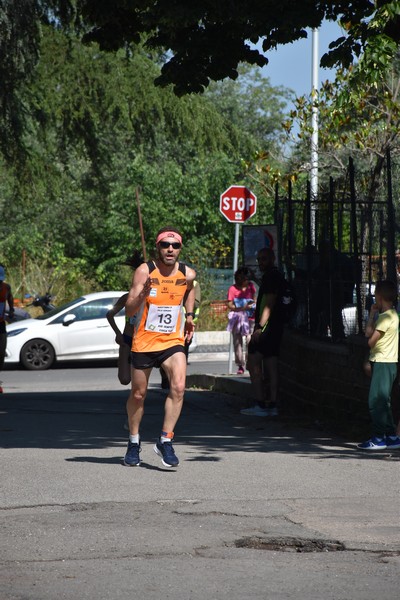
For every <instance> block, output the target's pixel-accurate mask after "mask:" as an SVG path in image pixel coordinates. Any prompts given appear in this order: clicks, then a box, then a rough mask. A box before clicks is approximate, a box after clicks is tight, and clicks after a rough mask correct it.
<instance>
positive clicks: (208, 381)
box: [186, 373, 251, 405]
mask: <svg viewBox="0 0 400 600" xmlns="http://www.w3.org/2000/svg"><path fill="white" fill-rule="evenodd" d="M250 386H251V381H250V377H237V376H235V375H224V376H222V377H221V376H218V375H208V374H206V373H204V374H196V373H193V375H187V377H186V388H199V389H202V390H210V391H212V392H220V393H222V394H228V395H230V396H234V397H237V398H238V402H239V401H240V404H241V405H243V401H246V400H247V398H248V397H249V395H250V393H251V388H250Z"/></svg>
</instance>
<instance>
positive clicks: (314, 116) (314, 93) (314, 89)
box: [310, 29, 319, 246]
mask: <svg viewBox="0 0 400 600" xmlns="http://www.w3.org/2000/svg"><path fill="white" fill-rule="evenodd" d="M318 45H319V33H318V29H313V30H312V55H311V56H312V58H311V97H312V102H313V105H312V113H311V128H312V134H311V176H310V183H311V243H312V244H313V245H314V246H315V243H316V239H315V237H316V232H315V212H316V209H317V206H316V201H317V199H318V91H319V78H318V70H319V49H318Z"/></svg>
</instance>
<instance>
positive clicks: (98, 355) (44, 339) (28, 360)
mask: <svg viewBox="0 0 400 600" xmlns="http://www.w3.org/2000/svg"><path fill="white" fill-rule="evenodd" d="M125 293H126V292H98V293H95V294H86V295H85V296H82V297H80V298H77V299H76V300H73V301H72V302H68V303H67V304H64V305H63V306H58V307H56V308H54V309H53V310H51V311H49V312H47V313H44V314H43V315H40V316H39V317H37V318H36V319H25V320H22V321H18V322H15V323H11V324H10V325H7V350H6V358H5V362H6V363H21V364H22V365H23V366H24V367H25V368H26V369H30V370H37V371H39V370H44V369H48V368H50V367H51V366H52V365H53V364H54V362H55V361H56V360H57V361H67V360H83V359H84V360H88V359H89V360H90V359H92V360H93V359H104V358H117V357H118V349H119V346H118V344H117V343H116V342H115V333H114V331H113V330H112V328H111V327H110V325H109V323H108V321H107V319H106V313H107V311H108V310H109V309H110V308H111V307H112V306H113V305H114V304H115V302H116V301H117V300H118V298H119V297H120V296H122V295H123V294H125ZM115 322H116V324H117V326H118V327H119V329H120V330H121V331H123V329H124V326H125V315H124V311H123V310H122V311H121V312H120V313H118V315H117V316H116V317H115Z"/></svg>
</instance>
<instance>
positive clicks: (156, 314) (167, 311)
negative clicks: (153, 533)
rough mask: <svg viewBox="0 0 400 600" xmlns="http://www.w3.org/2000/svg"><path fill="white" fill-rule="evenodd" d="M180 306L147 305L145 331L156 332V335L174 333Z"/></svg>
mask: <svg viewBox="0 0 400 600" xmlns="http://www.w3.org/2000/svg"><path fill="white" fill-rule="evenodd" d="M180 309H181V307H180V306H157V305H156V304H150V305H149V312H148V315H147V319H146V325H145V330H146V331H157V332H158V333H173V332H174V331H176V323H177V321H178V315H179V311H180Z"/></svg>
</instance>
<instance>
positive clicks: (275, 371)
mask: <svg viewBox="0 0 400 600" xmlns="http://www.w3.org/2000/svg"><path fill="white" fill-rule="evenodd" d="M263 366H264V375H265V379H267V380H268V385H269V404H270V405H271V406H272V407H273V408H276V406H277V403H278V386H279V360H278V357H277V356H265V357H264V361H263Z"/></svg>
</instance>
